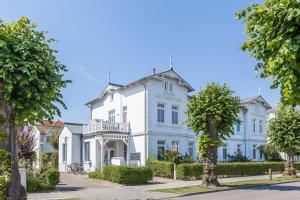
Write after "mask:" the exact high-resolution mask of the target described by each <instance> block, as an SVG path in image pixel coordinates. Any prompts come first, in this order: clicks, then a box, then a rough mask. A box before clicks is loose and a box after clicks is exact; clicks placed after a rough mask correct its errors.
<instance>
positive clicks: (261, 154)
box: [259, 148, 264, 160]
mask: <svg viewBox="0 0 300 200" xmlns="http://www.w3.org/2000/svg"><path fill="white" fill-rule="evenodd" d="M259 159H260V160H263V159H264V155H263V151H262V149H261V148H260V149H259Z"/></svg>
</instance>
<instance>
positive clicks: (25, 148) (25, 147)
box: [18, 126, 36, 168]
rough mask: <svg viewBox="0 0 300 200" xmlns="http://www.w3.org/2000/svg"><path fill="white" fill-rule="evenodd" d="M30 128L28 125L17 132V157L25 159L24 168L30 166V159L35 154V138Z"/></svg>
mask: <svg viewBox="0 0 300 200" xmlns="http://www.w3.org/2000/svg"><path fill="white" fill-rule="evenodd" d="M31 130H32V127H31V126H29V127H26V128H24V129H23V130H22V131H21V132H20V133H19V134H18V149H19V159H24V160H25V161H26V168H28V167H31V166H32V160H33V158H34V156H35V151H34V148H35V146H36V138H35V135H34V134H33V133H32V132H31ZM28 162H29V163H30V165H29V163H28Z"/></svg>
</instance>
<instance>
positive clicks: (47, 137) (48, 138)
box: [46, 135, 51, 143]
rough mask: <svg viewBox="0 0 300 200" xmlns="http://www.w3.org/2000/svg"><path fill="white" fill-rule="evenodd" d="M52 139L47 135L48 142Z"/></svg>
mask: <svg viewBox="0 0 300 200" xmlns="http://www.w3.org/2000/svg"><path fill="white" fill-rule="evenodd" d="M50 140H51V136H49V135H47V136H46V142H48V143H49V142H50Z"/></svg>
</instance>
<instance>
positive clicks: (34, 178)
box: [26, 168, 59, 192]
mask: <svg viewBox="0 0 300 200" xmlns="http://www.w3.org/2000/svg"><path fill="white" fill-rule="evenodd" d="M26 178H27V181H26V186H27V192H38V191H49V190H53V189H54V188H55V187H56V185H57V184H58V183H59V171H58V170H57V169H54V168H48V169H45V170H44V171H36V172H32V171H27V172H26Z"/></svg>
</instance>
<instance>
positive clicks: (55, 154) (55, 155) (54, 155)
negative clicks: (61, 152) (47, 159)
mask: <svg viewBox="0 0 300 200" xmlns="http://www.w3.org/2000/svg"><path fill="white" fill-rule="evenodd" d="M58 139H59V136H58V134H57V133H53V135H52V137H51V139H50V144H51V146H52V147H53V149H54V150H55V151H54V152H53V153H52V155H51V167H53V168H58V145H59V144H58Z"/></svg>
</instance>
